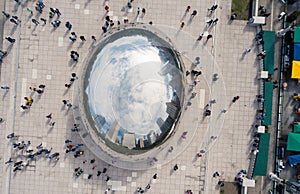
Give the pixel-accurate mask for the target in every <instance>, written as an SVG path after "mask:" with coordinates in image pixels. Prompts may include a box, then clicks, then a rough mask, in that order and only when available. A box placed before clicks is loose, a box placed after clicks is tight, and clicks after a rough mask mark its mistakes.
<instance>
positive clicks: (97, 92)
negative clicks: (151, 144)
mask: <svg viewBox="0 0 300 194" xmlns="http://www.w3.org/2000/svg"><path fill="white" fill-rule="evenodd" d="M152 41H153V40H152ZM155 44H157V43H155ZM165 52H168V49H164V48H162V47H160V46H157V47H156V46H153V42H151V40H149V39H148V38H147V37H146V36H142V35H132V36H125V37H121V38H119V39H116V40H114V41H112V42H110V43H108V44H106V45H105V46H104V47H103V48H102V50H101V51H100V52H99V53H98V55H97V58H96V60H95V62H94V64H93V67H92V70H91V73H90V77H89V86H88V88H87V90H86V92H87V94H88V96H89V106H90V110H91V114H92V116H93V117H96V116H97V115H101V116H102V117H104V118H105V121H106V124H105V125H104V126H102V131H104V132H106V131H107V130H108V128H109V127H110V126H111V125H112V123H114V122H115V121H117V122H118V125H119V126H120V129H121V128H122V129H124V130H125V131H126V132H128V133H135V135H137V136H146V135H148V134H149V133H151V132H154V133H155V134H157V135H159V134H160V133H161V130H160V126H159V125H158V120H163V121H165V120H166V118H167V117H168V114H167V112H166V110H167V106H166V103H167V102H170V101H171V100H172V98H173V92H177V91H176V89H177V87H176V89H175V88H174V87H172V86H171V85H170V82H171V81H172V82H174V80H172V76H175V77H178V76H179V74H180V71H179V70H178V69H177V68H176V67H175V66H176V65H174V63H176V62H175V61H174V59H173V58H172V57H171V56H172V55H171V54H170V53H165ZM166 71H168V72H169V71H170V72H172V73H165V72H166ZM180 75H181V74H180ZM178 81H179V82H180V83H179V84H178V85H180V84H181V80H178ZM180 92H181V91H180ZM105 128H106V129H105ZM122 131H123V130H122ZM119 135H120V132H119Z"/></svg>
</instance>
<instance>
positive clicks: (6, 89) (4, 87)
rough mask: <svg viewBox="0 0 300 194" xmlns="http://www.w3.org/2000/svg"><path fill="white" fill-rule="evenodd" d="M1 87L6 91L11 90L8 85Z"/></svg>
mask: <svg viewBox="0 0 300 194" xmlns="http://www.w3.org/2000/svg"><path fill="white" fill-rule="evenodd" d="M1 89H2V90H5V91H8V90H9V87H8V86H1Z"/></svg>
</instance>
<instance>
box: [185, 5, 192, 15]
mask: <svg viewBox="0 0 300 194" xmlns="http://www.w3.org/2000/svg"><path fill="white" fill-rule="evenodd" d="M190 9H191V6H189V5H188V6H187V7H186V10H185V13H188V12H189V11H190Z"/></svg>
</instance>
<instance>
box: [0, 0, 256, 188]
mask: <svg viewBox="0 0 300 194" xmlns="http://www.w3.org/2000/svg"><path fill="white" fill-rule="evenodd" d="M44 3H45V4H46V8H45V11H44V13H43V14H42V15H41V17H45V18H47V19H48V10H49V7H57V8H59V9H60V11H61V12H62V16H61V17H60V20H61V21H62V24H61V26H60V27H59V28H57V29H56V30H55V31H53V30H52V26H51V25H50V24H49V21H47V25H45V26H42V25H41V24H40V25H38V26H37V27H35V25H34V24H33V23H32V22H31V18H30V17H29V13H28V12H27V11H26V7H30V8H31V9H34V4H35V2H34V1H25V2H23V3H22V6H16V4H15V2H13V1H7V2H6V7H5V10H6V12H9V13H11V14H12V13H14V10H15V13H14V14H13V15H18V16H19V18H21V20H22V23H21V24H20V25H19V26H17V28H16V29H13V27H14V25H13V24H11V23H10V22H9V21H6V23H5V25H4V26H5V28H4V36H8V35H10V36H12V37H14V38H16V39H17V41H16V43H15V44H14V45H13V46H12V47H11V48H10V45H9V44H8V42H7V41H4V45H3V49H4V50H5V49H8V50H9V51H10V52H9V55H8V56H7V58H6V59H5V60H4V62H3V64H2V67H1V85H9V86H10V87H11V89H10V90H9V92H8V93H4V92H3V91H2V95H3V98H2V102H1V106H0V108H1V117H3V118H4V119H5V122H4V123H3V124H1V126H0V127H1V130H0V135H1V141H0V154H1V155H0V157H1V163H0V167H1V168H0V169H1V173H0V174H1V179H0V181H1V182H0V189H1V190H0V191H1V193H104V191H105V189H106V188H107V185H106V183H105V181H104V178H105V177H103V176H101V177H96V176H95V174H96V172H92V171H93V170H92V169H91V168H92V166H91V165H90V164H82V161H83V160H84V159H87V160H90V159H92V158H94V155H93V154H92V153H90V152H89V151H88V149H86V148H85V147H84V149H85V151H86V152H85V155H84V157H81V158H77V159H74V157H73V156H72V155H66V156H65V154H64V152H65V150H64V140H65V139H72V141H73V142H74V143H77V142H78V143H80V142H82V140H81V139H80V137H79V136H78V135H77V134H76V133H73V132H71V131H70V128H72V125H73V123H74V119H73V116H72V111H69V112H66V110H62V102H61V101H62V100H63V99H69V100H71V101H72V98H73V95H76V94H73V93H72V91H73V88H71V89H70V90H69V91H68V92H65V87H64V84H65V83H67V82H68V80H69V78H70V75H71V72H77V70H78V68H79V66H80V65H81V63H80V62H79V63H78V64H77V65H75V66H74V65H73V66H71V65H70V64H69V52H70V50H78V52H79V54H80V61H82V60H83V58H84V57H85V56H86V55H87V54H88V51H89V48H90V46H91V44H92V40H91V39H90V37H91V36H92V35H95V36H96V37H97V38H98V39H99V38H100V34H101V33H102V31H101V26H102V25H103V23H104V22H103V21H102V19H101V18H102V17H103V15H104V8H103V1H95V0H91V1H79V0H72V1H71V0H66V1H64V2H61V1H45V2H44ZM126 3H127V1H125V0H123V1H121V0H116V1H113V0H110V1H109V5H110V9H111V10H112V11H111V13H110V14H113V16H117V17H118V19H120V20H122V17H123V15H124V12H121V11H120V10H122V7H123V6H125V5H126ZM217 3H218V5H219V8H218V9H217V11H216V12H215V13H214V14H213V16H212V17H213V18H219V22H218V24H217V25H216V26H215V27H213V28H212V29H211V31H210V33H212V34H213V39H210V40H209V41H208V42H207V43H205V39H206V38H205V37H204V38H203V40H201V41H200V42H199V44H196V41H195V40H196V39H197V37H198V36H199V34H201V33H202V32H204V31H205V30H204V29H205V25H206V23H205V22H206V21H207V19H208V18H207V8H209V7H211V5H213V4H214V1H210V0H201V2H200V1H196V0H192V1H170V0H166V1H158V0H152V1H146V0H135V1H134V3H133V6H134V11H133V13H129V14H128V19H129V21H130V22H133V21H134V18H135V14H136V11H135V10H136V8H137V7H145V8H146V15H145V16H144V17H143V18H139V19H138V21H139V22H145V23H148V22H149V21H153V23H154V27H155V28H157V29H159V30H161V31H162V32H164V33H165V34H166V35H168V37H169V38H171V40H172V42H173V43H174V44H175V47H176V48H177V50H178V51H179V52H180V53H181V55H182V58H184V61H186V68H189V66H190V65H191V63H192V62H193V61H194V59H195V57H198V56H199V57H200V61H201V64H200V65H198V66H197V69H200V70H201V71H202V74H203V75H202V77H201V79H202V80H205V81H203V82H206V84H207V86H208V87H207V88H206V86H205V84H202V81H201V82H200V84H198V85H199V86H198V87H197V88H196V91H200V89H206V91H205V95H206V96H205V104H206V103H208V101H209V100H210V99H215V100H216V104H213V105H212V106H213V108H212V116H211V117H210V118H205V120H202V115H196V114H195V113H194V112H193V111H189V108H188V110H187V111H189V112H188V114H190V115H191V118H194V120H193V122H197V123H198V124H199V125H198V129H197V130H195V133H194V134H193V135H190V133H188V135H187V139H186V140H185V141H186V144H188V145H187V146H186V148H185V150H183V151H181V152H178V153H177V152H176V150H174V153H172V154H174V155H175V156H174V159H173V160H172V161H171V162H169V163H167V164H164V165H157V166H155V167H154V168H152V169H149V170H144V171H132V170H123V169H119V168H115V167H113V166H110V165H108V164H106V163H104V162H102V161H101V160H99V159H97V161H96V165H97V169H99V170H102V168H104V167H107V168H108V175H109V176H110V177H111V180H112V181H110V182H109V184H114V185H119V186H115V188H116V187H118V189H119V190H118V191H116V192H115V193H134V191H135V190H136V188H137V187H145V186H146V185H147V184H148V183H149V182H150V181H151V178H152V176H153V174H154V173H157V174H158V179H157V180H156V181H155V183H153V184H151V189H150V190H148V191H147V192H148V193H161V194H167V193H174V194H177V193H178V194H181V193H184V191H185V190H187V189H192V190H193V192H194V193H208V194H210V193H218V192H219V190H218V189H217V188H216V184H217V181H218V180H219V178H218V179H216V178H215V179H214V178H212V174H213V173H214V172H215V171H218V172H219V173H220V174H221V177H220V179H222V180H225V181H233V179H234V176H235V175H236V173H237V172H238V171H239V170H241V169H248V164H249V160H248V155H249V152H250V147H249V145H250V140H251V138H250V135H251V126H252V124H253V123H255V113H256V108H257V104H256V103H255V102H254V100H255V95H256V94H257V93H258V82H257V77H256V76H257V62H256V60H255V59H256V50H255V49H256V47H255V43H254V41H253V38H254V36H255V33H256V28H254V27H249V26H247V25H246V22H245V21H233V22H232V23H230V22H229V17H230V8H231V5H230V4H231V1H228V0H226V1H218V2H217ZM187 5H190V6H191V11H192V10H194V9H196V10H197V11H198V14H197V15H196V16H195V18H194V19H193V20H192V22H191V23H190V24H189V25H187V24H186V26H185V27H184V28H183V29H182V30H181V31H178V30H179V25H180V22H181V18H182V16H183V15H184V11H185V9H186V6H187ZM36 16H37V15H36V12H34V15H33V17H36ZM115 19H116V18H115ZM188 19H189V15H187V16H186V17H185V18H184V20H185V21H186V22H187V21H188ZM66 21H70V22H71V23H72V24H73V29H72V31H73V30H74V31H75V32H76V33H77V34H78V35H84V36H85V37H86V38H87V41H86V42H85V43H84V44H83V45H80V40H77V41H76V42H75V43H74V44H71V43H70V41H69V40H68V36H69V34H68V33H66V28H65V27H64V24H65V22H66ZM40 23H41V22H40ZM247 48H252V51H251V52H250V53H249V54H247V55H245V56H244V57H243V56H242V53H243V51H244V50H245V49H247ZM10 49H11V50H10ZM189 62H190V64H189ZM213 73H218V74H219V77H220V79H219V80H217V81H216V82H213V81H212V76H213V75H212V74H213ZM42 83H43V84H45V85H46V90H45V93H44V94H43V95H42V96H41V98H40V99H38V98H37V97H36V95H35V96H34V97H33V98H34V100H35V102H34V104H33V106H32V108H31V109H30V111H29V112H28V113H22V112H20V105H21V104H24V100H23V97H24V96H28V95H30V90H29V87H30V86H38V85H39V84H42ZM198 94H199V93H198ZM237 95H238V96H240V99H239V100H238V101H237V102H236V103H235V104H232V105H231V100H232V98H233V97H234V96H237ZM200 98H201V97H199V95H197V98H195V99H193V100H192V106H191V109H195V110H196V109H197V103H199V101H200ZM223 109H226V110H227V112H226V113H223V114H221V111H222V110H223ZM50 112H51V113H53V120H54V121H55V122H56V124H55V126H54V128H53V129H50V127H49V126H48V125H47V124H46V119H45V116H46V115H47V114H49V113H50ZM196 112H198V110H197V111H196ZM185 127H186V128H189V125H188V124H187V125H185ZM185 130H187V129H179V130H178V133H177V134H180V133H181V132H182V131H185ZM12 132H15V133H16V134H18V135H20V136H21V137H20V139H22V140H25V141H27V140H31V142H32V145H33V146H35V145H38V144H39V143H41V142H46V143H47V148H50V147H52V148H53V151H54V152H56V151H58V152H60V153H61V159H60V160H59V161H58V162H57V163H55V162H50V163H49V162H48V161H47V160H46V159H43V158H42V159H39V160H37V161H36V162H34V163H31V164H32V166H30V167H28V168H27V170H25V171H22V172H18V173H16V174H14V173H12V172H11V171H12V169H11V167H10V166H7V165H4V162H5V161H6V160H8V158H9V157H10V156H11V155H12V153H13V152H12V147H11V144H10V142H9V140H7V139H6V135H8V134H10V133H12ZM211 136H217V139H216V140H215V141H211V139H210V137H211ZM177 141H178V139H176V138H173V139H172V141H170V142H167V144H166V145H163V146H170V145H172V144H175V143H177ZM200 149H203V150H205V151H206V153H205V154H204V156H203V157H202V158H196V159H195V155H196V153H197V152H198V151H199V150H200ZM12 156H13V157H15V156H16V154H13V155H12ZM175 164H178V166H179V170H178V171H176V172H174V173H171V171H172V168H173V166H174V165H175ZM78 166H82V167H83V168H84V169H86V170H85V173H93V177H92V179H90V180H85V179H83V177H79V178H78V179H74V177H73V171H74V168H76V167H78Z"/></svg>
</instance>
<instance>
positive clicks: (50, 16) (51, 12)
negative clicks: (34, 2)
mask: <svg viewBox="0 0 300 194" xmlns="http://www.w3.org/2000/svg"><path fill="white" fill-rule="evenodd" d="M54 15H55V13H54V12H53V11H51V8H50V11H49V18H53V17H54Z"/></svg>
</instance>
